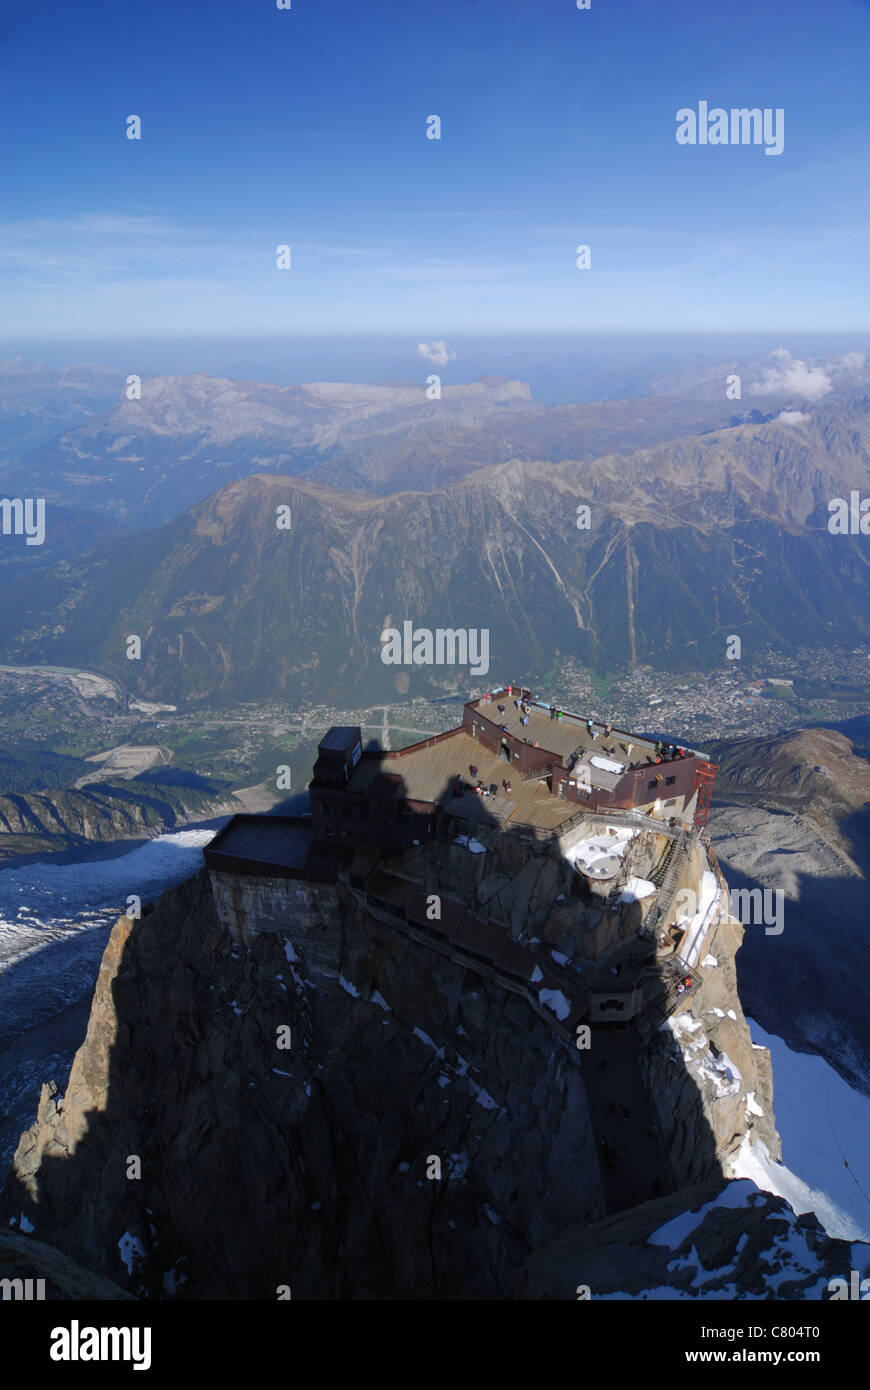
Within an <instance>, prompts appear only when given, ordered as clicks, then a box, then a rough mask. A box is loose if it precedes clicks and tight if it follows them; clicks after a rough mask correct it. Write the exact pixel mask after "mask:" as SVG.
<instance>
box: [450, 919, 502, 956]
mask: <svg viewBox="0 0 870 1390" xmlns="http://www.w3.org/2000/svg"><path fill="white" fill-rule="evenodd" d="M506 936H507V931H506V929H505V928H504V927H502V926H500V925H499V924H498V922H485V921H483V920H482V918H480V917H475V916H474V915H473V914H472V913H470V912H466V913H465V914H464V916H463V918H462V921H461V922H460V923H459V927H458V930H457V931H455V932H454V934H453V942H454V944H455V945H456V946H463V947H464V948H465V950H466V951H474V952H475V953H476V954H477V955H479V956H486V957H487V958H488V959H489V960H493V961H494V960H495V958H496V956H497V955H498V953H499V951H501V950H502V948H503V947H504V944H505V937H506Z"/></svg>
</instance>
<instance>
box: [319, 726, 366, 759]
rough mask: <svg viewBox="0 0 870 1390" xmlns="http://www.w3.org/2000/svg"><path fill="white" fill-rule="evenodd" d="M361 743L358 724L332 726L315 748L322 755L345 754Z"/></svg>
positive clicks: (360, 730)
mask: <svg viewBox="0 0 870 1390" xmlns="http://www.w3.org/2000/svg"><path fill="white" fill-rule="evenodd" d="M361 741H362V729H361V728H360V726H359V724H333V726H332V728H331V729H330V730H329V731H328V732H327V733H325V734H324V735H323V738H322V739H321V740H320V742H319V743H318V745H317V747H318V749H320V751H321V752H324V753H347V752H349V751H350V749H351V748H354V747H355V746H356V744H358V743H360V742H361Z"/></svg>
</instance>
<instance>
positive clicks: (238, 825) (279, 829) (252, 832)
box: [204, 815, 314, 869]
mask: <svg viewBox="0 0 870 1390" xmlns="http://www.w3.org/2000/svg"><path fill="white" fill-rule="evenodd" d="M313 837H314V832H313V830H312V827H311V821H310V819H307V818H306V819H304V820H303V819H302V818H301V817H297V816H260V815H239V816H233V818H232V820H231V821H229V823H228V824H227V825H225V826H224V828H223V829H222V830H221V831H220V832H219V833H218V834H217V835H216V836H215V838H214V839H213V840H212V841H211V842H210V843H209V844H208V845H206V846H205V850H204V855H205V861H206V864H208V863H209V861H210V860H211V861H213V860H214V859H215V857H216V856H220V857H221V858H222V859H234V860H239V861H241V860H244V861H246V862H247V863H249V864H253V863H256V864H263V865H266V866H267V865H275V866H278V867H281V868H294V869H304V868H305V865H306V863H307V861H308V851H309V850H310V848H311V844H312V840H313Z"/></svg>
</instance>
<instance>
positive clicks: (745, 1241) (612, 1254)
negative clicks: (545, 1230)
mask: <svg viewBox="0 0 870 1390" xmlns="http://www.w3.org/2000/svg"><path fill="white" fill-rule="evenodd" d="M868 1270H870V1246H868V1245H865V1244H862V1243H860V1242H854V1243H853V1242H849V1241H845V1240H832V1239H831V1238H830V1237H829V1236H828V1235H826V1233H825V1231H824V1230H823V1229H822V1227H821V1226H820V1225H819V1223H818V1221H817V1219H816V1217H815V1216H814V1215H813V1214H812V1212H809V1213H807V1214H806V1215H805V1216H795V1214H794V1212H793V1211H792V1210H791V1208H790V1207H789V1206H788V1204H787V1203H786V1202H784V1201H783V1200H782V1198H781V1197H773V1196H771V1194H770V1193H769V1192H761V1191H759V1189H758V1188H757V1187H756V1186H755V1184H754V1183H752V1182H749V1181H748V1180H746V1179H741V1180H739V1181H735V1182H729V1183H727V1184H726V1185H725V1186H724V1187H723V1186H722V1184H721V1183H715V1182H713V1183H708V1184H700V1185H698V1186H697V1187H694V1188H691V1189H687V1190H684V1191H682V1192H677V1193H674V1194H672V1195H671V1196H669V1197H664V1198H661V1199H660V1200H659V1201H656V1202H646V1203H644V1205H643V1206H641V1207H635V1208H634V1209H633V1210H632V1211H629V1212H622V1213H620V1214H619V1215H617V1216H611V1217H607V1218H606V1219H605V1220H603V1221H599V1222H596V1223H595V1224H594V1225H593V1226H590V1227H587V1228H585V1229H583V1230H575V1231H569V1232H567V1233H566V1234H565V1235H563V1236H561V1237H560V1238H559V1239H558V1240H556V1241H554V1242H553V1244H552V1245H550V1246H547V1247H546V1248H545V1249H543V1250H540V1251H538V1252H536V1254H535V1255H534V1256H532V1258H531V1259H530V1260H529V1261H528V1263H527V1264H526V1266H525V1267H524V1268H523V1269H522V1270H521V1271H520V1272H519V1273H518V1275H517V1280H516V1287H515V1293H516V1297H518V1298H523V1299H548V1300H553V1299H568V1300H575V1299H577V1298H585V1299H609V1298H638V1299H647V1298H648V1299H663V1298H666V1299H680V1298H684V1299H697V1298H711V1299H716V1298H727V1299H735V1298H747V1299H763V1298H769V1297H770V1296H771V1295H773V1296H774V1297H776V1298H783V1299H790V1300H801V1299H808V1300H818V1299H827V1298H830V1297H831V1296H832V1295H836V1296H837V1297H839V1298H842V1297H848V1296H849V1294H848V1292H846V1291H845V1290H847V1289H849V1288H850V1287H851V1285H852V1284H853V1283H854V1278H855V1273H857V1275H858V1276H859V1279H860V1278H864V1277H865V1275H866V1273H867V1271H868ZM853 1271H854V1273H853ZM852 1296H853V1297H854V1296H855V1295H854V1294H853V1295H852Z"/></svg>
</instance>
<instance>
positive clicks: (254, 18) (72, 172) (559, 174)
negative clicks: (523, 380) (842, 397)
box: [0, 0, 870, 342]
mask: <svg viewBox="0 0 870 1390" xmlns="http://www.w3.org/2000/svg"><path fill="white" fill-rule="evenodd" d="M868 52H870V4H868V3H859V0H831V3H827V4H825V5H819V4H818V3H807V0H790V3H787V4H786V3H785V0H776V3H763V4H759V3H758V0H749V2H748V3H746V2H745V0H738V2H737V3H733V4H729V5H727V6H726V5H724V4H719V5H716V4H711V3H708V0H696V3H693V4H683V3H676V4H675V3H672V2H671V0H669V3H667V4H661V5H657V4H655V3H652V0H646V3H635V2H634V0H629V3H618V2H617V0H592V8H591V9H590V10H589V11H588V12H580V11H578V10H577V9H576V6H575V4H574V0H529V2H528V3H525V0H523V3H521V2H520V0H506V2H505V3H499V2H498V0H442V3H438V4H423V3H417V0H401V2H400V3H394V2H393V0H293V8H292V10H291V11H289V12H284V11H279V10H277V8H276V7H275V5H274V2H273V0H238V2H237V3H230V0H214V2H212V3H209V0H172V3H166V2H165V0H152V3H148V4H146V5H124V4H119V3H116V0H112V3H108V0H90V3H89V0H80V3H77V4H76V5H69V4H66V3H60V0H47V3H40V4H39V5H38V6H34V5H32V4H29V3H23V4H18V3H6V4H3V5H0V160H2V183H3V190H4V196H3V200H2V211H0V274H2V292H0V337H2V338H4V339H12V338H15V339H24V338H33V339H46V338H51V337H55V336H56V337H63V338H76V337H111V336H119V337H125V338H129V337H134V336H136V335H143V336H152V337H153V336H159V337H161V338H165V337H170V336H174V335H178V336H180V337H183V336H203V337H209V336H211V335H226V334H233V335H236V336H240V337H244V336H248V335H251V336H257V335H268V334H306V333H317V334H330V333H342V332H363V333H365V332H372V333H374V332H378V333H385V332H399V333H405V332H407V333H408V334H409V336H410V337H411V338H413V340H414V341H415V342H416V341H418V340H424V341H430V342H431V341H432V340H436V339H445V338H446V339H447V340H448V341H449V338H450V334H451V333H462V332H466V333H468V332H502V331H510V332H515V333H523V332H567V333H575V332H576V333H587V332H595V331H601V330H609V331H614V332H620V331H625V332H629V331H657V330H659V331H679V330H697V331H710V330H729V331H732V330H741V331H742V330H747V331H749V330H779V329H810V330H813V329H824V330H838V329H842V330H855V331H862V330H863V329H864V328H866V326H867V322H868V313H867V310H868V275H867V250H866V248H867V245H868V239H870V238H868V232H870V215H868V213H870V196H868V187H867V154H866V150H867V143H868V140H867V137H868V130H867V126H868V117H867V113H866V105H862V101H861V92H862V90H863V89H864V87H865V85H866V66H867V57H868ZM702 99H703V100H706V101H708V102H709V103H710V104H711V105H720V106H724V107H726V108H729V107H731V106H760V107H773V108H776V107H782V108H783V110H784V112H785V147H784V151H783V153H782V154H781V155H779V156H775V157H771V156H766V155H765V154H764V150H763V148H761V147H758V146H748V147H744V146H735V147H731V146H725V147H713V146H707V147H702V146H697V147H681V146H678V145H677V143H676V140H675V129H676V119H675V117H676V112H677V110H678V109H679V108H681V107H686V106H688V107H696V106H697V103H698V101H699V100H702ZM431 113H437V114H439V115H440V116H441V119H442V122H443V136H442V139H441V140H440V141H430V140H427V139H426V138H425V121H426V117H427V116H428V115H430V114H431ZM130 114H137V115H139V116H140V117H141V119H142V130H143V138H142V139H141V141H129V140H127V139H126V138H125V121H126V117H127V116H128V115H130ZM281 243H289V244H290V245H291V247H292V253H293V268H292V270H290V271H285V272H282V271H278V270H276V269H275V248H276V247H277V246H278V245H279V244H281ZM578 243H587V244H589V245H590V246H591V250H592V268H591V270H589V271H578V270H577V269H576V266H575V254H574V253H575V247H576V246H577V244H578Z"/></svg>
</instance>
